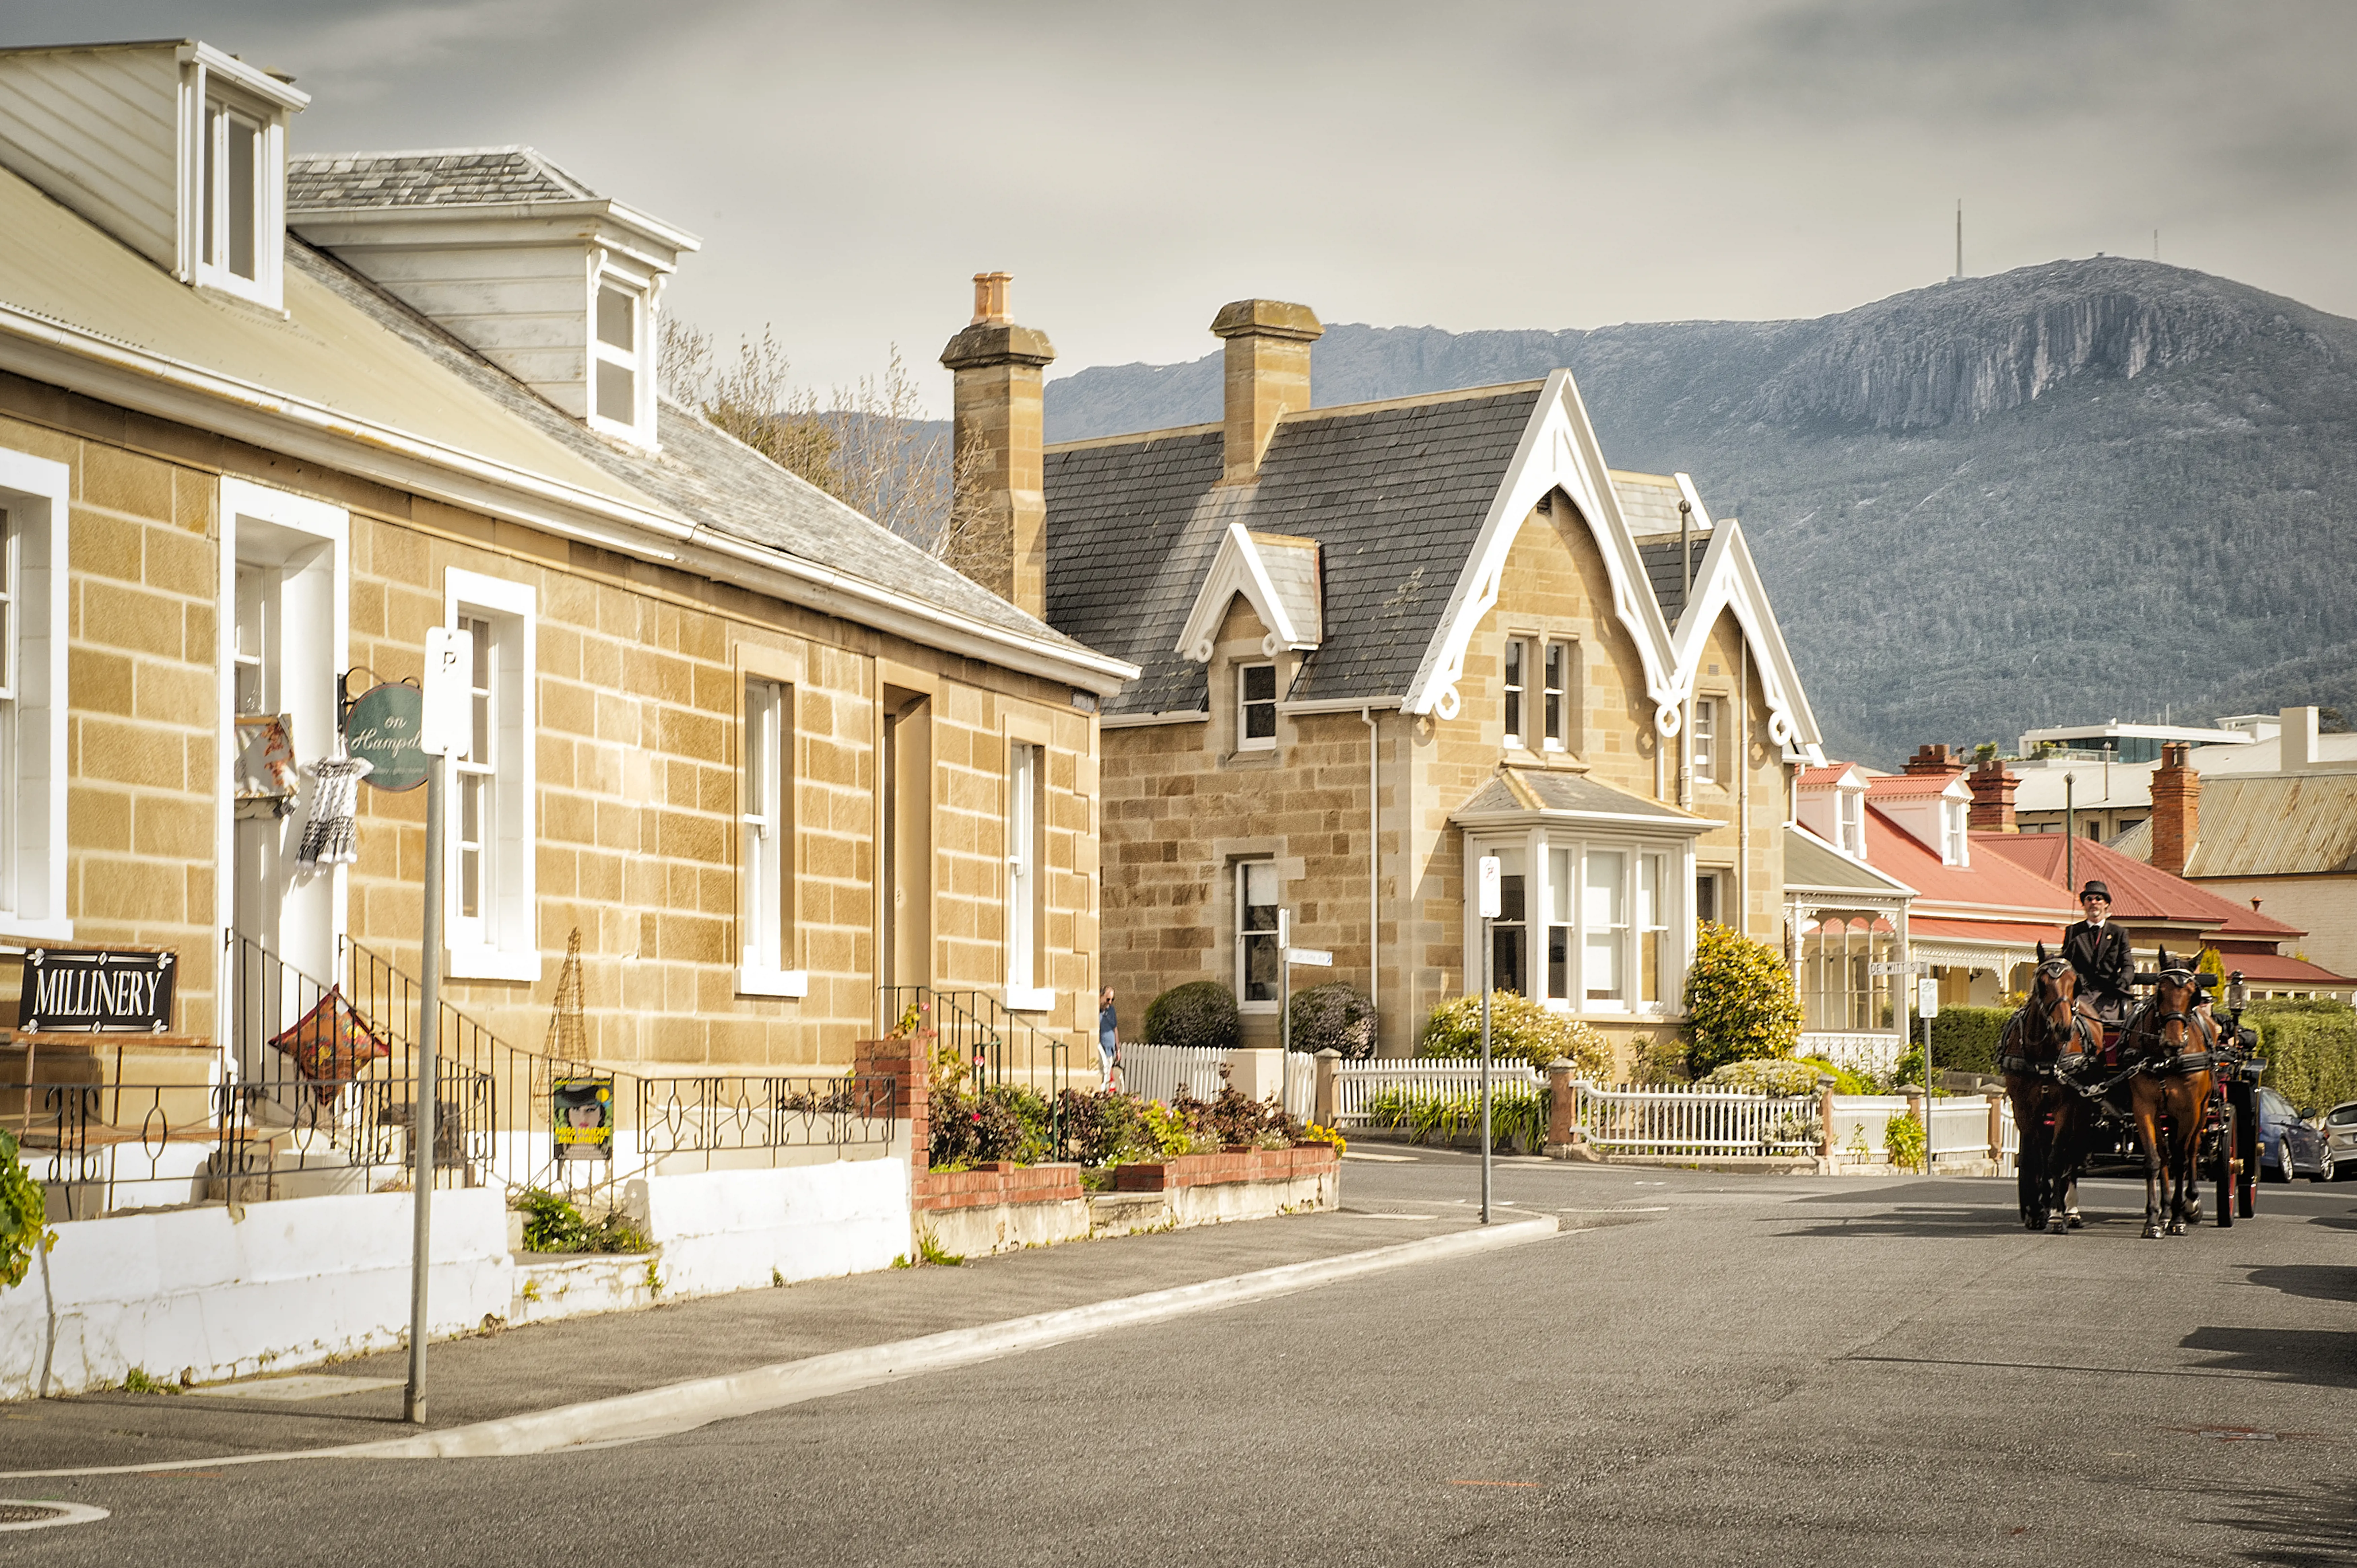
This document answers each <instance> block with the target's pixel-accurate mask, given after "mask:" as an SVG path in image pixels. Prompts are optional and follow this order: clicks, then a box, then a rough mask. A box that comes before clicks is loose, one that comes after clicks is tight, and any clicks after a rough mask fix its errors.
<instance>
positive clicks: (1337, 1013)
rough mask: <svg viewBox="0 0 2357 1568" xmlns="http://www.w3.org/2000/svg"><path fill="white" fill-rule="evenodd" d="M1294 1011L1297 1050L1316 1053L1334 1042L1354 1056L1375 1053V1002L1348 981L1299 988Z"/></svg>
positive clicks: (1293, 1032)
mask: <svg viewBox="0 0 2357 1568" xmlns="http://www.w3.org/2000/svg"><path fill="white" fill-rule="evenodd" d="M1291 1012H1292V1015H1293V1028H1292V1031H1291V1034H1292V1045H1293V1048H1294V1049H1295V1050H1297V1051H1308V1052H1311V1053H1313V1054H1314V1053H1316V1052H1318V1051H1322V1050H1324V1049H1326V1048H1327V1047H1329V1046H1331V1047H1333V1048H1334V1049H1336V1050H1338V1051H1340V1052H1341V1053H1342V1055H1343V1057H1344V1058H1346V1059H1350V1060H1361V1059H1363V1058H1368V1057H1371V1056H1373V1055H1374V1054H1375V1004H1374V1002H1373V1000H1372V998H1371V997H1369V996H1368V995H1367V993H1365V992H1363V991H1361V990H1360V989H1359V988H1358V987H1357V986H1355V985H1352V984H1351V983H1349V982H1348V981H1342V980H1337V981H1334V982H1331V983H1329V984H1325V985H1313V986H1311V987H1310V988H1309V989H1308V990H1307V991H1297V992H1295V993H1293V1006H1292V1009H1291Z"/></svg>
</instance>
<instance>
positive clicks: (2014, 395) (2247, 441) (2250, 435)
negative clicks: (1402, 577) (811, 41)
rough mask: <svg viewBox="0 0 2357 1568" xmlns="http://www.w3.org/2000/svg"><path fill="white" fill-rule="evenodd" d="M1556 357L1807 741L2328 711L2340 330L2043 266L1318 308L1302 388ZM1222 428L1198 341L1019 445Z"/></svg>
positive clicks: (2196, 285)
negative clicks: (1727, 584) (1818, 736)
mask: <svg viewBox="0 0 2357 1568" xmlns="http://www.w3.org/2000/svg"><path fill="white" fill-rule="evenodd" d="M1559 366H1567V367H1568V368H1569V369H1570V370H1571V371H1572V372H1573V373H1574V374H1575V375H1576V376H1577V377H1578V379H1579V387H1580V392H1581V394H1582V395H1583V396H1584V397H1585V398H1586V399H1587V407H1588V411H1589V413H1591V415H1593V417H1594V419H1595V421H1596V424H1597V427H1598V434H1599V435H1601V437H1602V439H1603V442H1604V449H1605V451H1606V453H1607V454H1608V455H1609V457H1610V459H1611V461H1612V462H1613V463H1614V464H1616V465H1617V466H1619V467H1628V468H1637V469H1645V470H1651V471H1653V472H1659V473H1668V472H1673V471H1676V470H1681V469H1682V470H1684V471H1685V472H1688V473H1691V474H1692V475H1694V477H1695V483H1696V484H1697V485H1698V486H1699V487H1700V489H1701V491H1702V494H1703V497H1704V499H1706V501H1707V502H1708V503H1709V504H1710V507H1711V510H1712V511H1713V512H1714V513H1718V514H1727V513H1736V514H1739V515H1740V516H1741V517H1742V519H1743V525H1744V529H1745V532H1747V534H1748V535H1749V538H1750V540H1751V543H1752V549H1753V551H1754V552H1755V553H1756V554H1757V555H1758V557H1759V559H1760V567H1761V570H1762V571H1763V573H1764V574H1765V575H1766V577H1767V581H1768V586H1769V590H1770V593H1771V594H1772V595H1773V596H1774V598H1775V602H1776V607H1777V611H1778V614H1779V616H1780V618H1781V620H1782V623H1783V627H1784V632H1785V636H1786V638H1787V639H1789V640H1790V642H1791V643H1792V650H1793V653H1794V655H1795V657H1796V658H1797V660H1799V663H1800V668H1801V671H1802V673H1803V679H1804V680H1805V681H1806V682H1808V688H1809V696H1810V700H1811V702H1812V703H1813V704H1814V706H1815V708H1816V713H1817V717H1818V721H1819V723H1820V724H1821V725H1823V727H1824V731H1825V738H1826V746H1827V749H1828V750H1829V751H1830V752H1832V753H1833V754H1835V755H1836V756H1846V757H1854V758H1857V759H1862V760H1867V761H1871V762H1875V763H1878V764H1881V765H1883V766H1891V765H1895V763H1896V762H1897V761H1898V760H1900V758H1903V757H1905V756H1906V754H1907V753H1909V752H1910V751H1911V750H1913V748H1914V747H1915V746H1918V745H1919V744H1921V743H1922V742H1925V741H1946V742H1949V743H1951V744H1960V743H1961V744H1969V743H1973V742H1977V741H1981V740H1992V739H1993V740H1997V741H1999V742H2001V743H2003V744H2004V745H2005V746H2007V747H2008V748H2010V746H2012V744H2013V741H2014V740H2015V738H2016V737H2017V736H2018V735H2019V734H2020V732H2021V731H2023V730H2025V729H2029V728H2032V727H2035V726H2037V725H2046V724H2056V723H2065V722H2078V721H2082V720H2087V719H2105V718H2113V717H2117V718H2122V719H2138V720H2141V719H2158V718H2160V717H2161V716H2163V715H2164V714H2168V715H2169V716H2172V717H2174V718H2177V719H2179V720H2180V721H2188V720H2190V721H2192V722H2197V723H2199V722H2204V721H2206V720H2208V719H2210V718H2212V717H2215V716H2217V715H2220V714H2233V713H2249V712H2255V711H2272V710H2274V709H2275V708H2276V707H2277V706H2279V705H2282V704H2285V703H2325V704H2328V705H2332V706H2337V707H2339V708H2341V710H2343V711H2344V712H2349V713H2352V714H2357V321H2351V320H2348V319H2346V318H2344V317H2336V316H2329V315H2326V314H2324V313H2322V312H2320V311H2316V310H2311V309H2309V307H2308V306H2303V305H2300V304H2298V303H2297V302H2295V301H2293V300H2289V299H2285V298H2282V297H2281V296H2279V295H2270V294H2266V293H2263V292H2261V291H2260V290H2257V289H2255V288H2250V287H2246V286H2245V285H2241V284H2237V283H2233V282H2231V281H2229V280H2227V279H2224V278H2217V277H2212V276H2209V275H2207V274H2201V273H2196V272H2190V271H2187V270H2185V269H2183V268H2180V267H2171V266H2164V265H2161V264H2159V263H2152V262H2137V261H2129V260H2126V259H2104V258H2098V259H2096V260H2093V261H2068V262H2054V263H2049V264H2047V265H2044V266H2038V267H2025V268H2022V269H2021V270H2019V271H2017V272H2010V273H2006V274H2001V275H1998V276H1995V277H1987V278H1974V279H1968V280H1965V281H1963V282H1959V283H1952V284H1946V285H1940V286H1936V287H1932V288H1925V289H1918V290H1915V291H1913V292H1911V293H1909V294H1902V295H1894V296H1893V297H1891V298H1889V299H1885V300H1880V301H1878V302H1877V303H1875V304H1872V305H1867V306H1861V307H1859V308H1858V309H1856V310H1851V311H1846V312H1844V313H1842V314H1840V315H1837V316H1828V317H1822V318H1819V319H1817V320H1813V321H1769V322H1746V321H1682V322H1658V323H1645V324H1635V325H1629V326H1621V327H1606V328H1597V329H1595V330H1593V331H1563V332H1544V331H1512V332H1463V333H1450V332H1444V331H1440V330H1438V329H1437V328H1378V327H1366V326H1359V325H1344V326H1337V327H1333V328H1329V329H1328V331H1327V334H1326V336H1325V338H1323V339H1321V340H1320V341H1319V342H1318V345H1317V347H1316V349H1315V350H1314V351H1313V354H1312V369H1311V377H1312V381H1311V384H1312V389H1313V392H1314V395H1315V396H1316V398H1317V401H1318V403H1320V404H1330V403H1358V402H1363V401H1369V400H1372V399H1378V398H1387V397H1405V396H1408V395H1412V394H1414V393H1417V392H1438V391H1443V390H1446V389H1449V388H1454V387H1463V386H1480V385H1485V384H1488V383H1491V382H1496V381H1523V380H1529V379H1534V378H1536V377H1539V376H1543V375H1544V374H1545V373H1546V372H1548V371H1551V370H1554V369H1555V368H1557V367H1559ZM1219 416H1220V360H1219V357H1218V354H1217V353H1216V352H1214V353H1213V354H1211V355H1207V356H1205V357H1204V358H1203V359H1201V360H1195V361H1193V362H1192V363H1189V364H1183V365H1160V366H1157V365H1120V366H1103V367H1097V368H1093V369H1090V370H1084V371H1080V372H1079V373H1077V374H1075V375H1071V376H1068V377H1065V378H1063V379H1062V380H1060V381H1051V382H1050V383H1049V386H1048V388H1047V428H1048V439H1049V440H1050V441H1069V440H1077V439H1081V438H1083V437H1086V436H1091V435H1113V434H1117V433H1120V432H1124V431H1133V430H1146V429H1157V428H1161V427H1165V426H1169V425H1176V424H1199V423H1203V422H1206V421H1211V420H1215V419H1217V418H1218V417H1219Z"/></svg>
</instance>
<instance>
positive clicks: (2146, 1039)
mask: <svg viewBox="0 0 2357 1568" xmlns="http://www.w3.org/2000/svg"><path fill="white" fill-rule="evenodd" d="M2205 1001H2206V998H2204V997H2203V996H2202V994H2201V978H2200V976H2198V975H2196V974H2195V973H2194V972H2193V971H2192V970H2191V969H2190V968H2188V967H2186V966H2185V965H2183V964H2171V963H2170V962H2169V951H2168V950H2167V949H2165V948H2164V949H2163V950H2161V954H2160V969H2159V972H2158V974H2156V975H2154V976H2153V979H2152V999H2151V1000H2150V1001H2148V1002H2147V1003H2146V1004H2144V1006H2142V1007H2141V1008H2139V1009H2138V1010H2137V1012H2136V1016H2135V1017H2134V1018H2132V1019H2130V1020H2129V1022H2128V1026H2127V1030H2126V1033H2125V1034H2124V1035H2123V1036H2121V1039H2120V1055H2121V1059H2122V1061H2123V1063H2124V1064H2129V1065H2132V1067H2133V1069H2134V1070H2132V1071H2131V1072H2130V1074H2129V1075H2128V1078H2127V1079H2126V1093H2127V1102H2128V1115H2129V1118H2130V1120H2132V1121H2133V1122H2135V1123H2136V1141H2137V1143H2138V1144H2141V1145H2143V1148H2144V1233H2145V1236H2146V1238H2147V1240H2149V1239H2152V1238H2156V1237H2158V1236H2160V1235H2161V1234H2162V1233H2163V1230H2164V1219H2165V1221H2166V1226H2165V1229H2166V1232H2167V1234H2169V1235H2171V1236H2182V1235H2184V1234H2185V1229H2186V1226H2187V1225H2188V1224H2189V1223H2195V1222H2199V1221H2200V1219H2201V1192H2200V1189H2199V1188H2198V1187H2196V1186H2195V1185H2194V1174H2193V1172H2194V1162H2195V1158H2196V1156H2197V1155H2198V1154H2199V1152H2200V1149H2201V1122H2202V1116H2203V1113H2204V1112H2206V1111H2207V1109H2208V1107H2209V1103H2210V1096H2211V1091H2212V1087H2213V1084H2212V1067H2213V1065H2214V1063H2215V1060H2216V1058H2215V1056H2214V1053H2215V1051H2216V1050H2217V1047H2218V1026H2217V1025H2216V1024H2214V1023H2213V1022H2212V1021H2211V1017H2210V1013H2209V1009H2208V1008H2207V1007H2206V1006H2204V1005H2203V1004H2204V1002H2205Z"/></svg>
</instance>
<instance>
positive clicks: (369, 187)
mask: <svg viewBox="0 0 2357 1568" xmlns="http://www.w3.org/2000/svg"><path fill="white" fill-rule="evenodd" d="M604 199H605V197H604V196H603V195H601V194H600V193H599V192H597V191H595V190H592V189H590V188H588V187H587V185H585V184H583V183H582V182H581V181H580V180H578V179H576V178H575V177H573V176H572V175H570V174H567V173H566V172H565V170H564V169H562V168H559V167H558V166H556V165H554V164H553V163H551V162H550V161H549V160H548V159H547V158H545V157H544V156H541V155H540V154H539V153H537V152H535V151H533V149H532V148H530V147H451V148H446V149H442V150H439V151H432V152H415V153H312V154H309V155H307V156H302V157H293V158H288V159H287V160H286V209H287V210H288V211H289V212H307V211H312V210H315V209H325V208H334V209H352V208H393V207H437V208H440V207H507V206H524V205H529V204H532V203H534V202H544V201H602V200H604Z"/></svg>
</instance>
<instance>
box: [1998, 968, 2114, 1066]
mask: <svg viewBox="0 0 2357 1568" xmlns="http://www.w3.org/2000/svg"><path fill="white" fill-rule="evenodd" d="M2070 972H2071V961H2070V960H2068V959H2066V958H2061V957H2056V958H2050V959H2048V960H2046V961H2044V962H2043V963H2040V965H2039V966H2038V971H2037V972H2036V973H2035V974H2034V975H2032V976H2031V983H2032V984H2033V985H2034V984H2036V983H2038V982H2040V981H2045V980H2060V979H2061V977H2062V976H2063V975H2065V974H2068V973H2070ZM2055 1005H2056V1006H2059V1007H2061V1008H2062V1009H2063V1010H2064V1011H2065V1012H2066V1013H2067V1014H2068V1015H2069V1016H2070V1019H2071V1024H2070V1029H2069V1034H2070V1041H2069V1043H2070V1045H2071V1046H2072V1047H2076V1048H2074V1049H2071V1050H2067V1051H2066V1050H2061V1049H2057V1050H2056V1052H2055V1056H2054V1059H2053V1060H2052V1061H2050V1062H2034V1061H2031V1060H2030V1059H2029V1058H2028V1057H2006V1058H2002V1059H2000V1060H1999V1062H1998V1063H1997V1066H1998V1068H1999V1069H2002V1070H2004V1071H2006V1072H2016V1073H2026V1074H2029V1075H2030V1076H2032V1077H2037V1078H2053V1077H2056V1076H2058V1075H2060V1074H2062V1073H2066V1072H2070V1071H2072V1070H2073V1069H2076V1068H2077V1067H2078V1065H2079V1063H2080V1062H2081V1061H2082V1060H2083V1059H2084V1057H2085V1043H2086V1042H2087V1039H2088V1036H2090V1034H2092V1033H2093V1030H2094V1027H2095V1026H2094V1022H2093V1019H2091V1018H2089V1017H2088V1016H2087V1015H2085V1014H2084V1013H2082V1012H2080V1011H2079V1000H2078V998H2077V997H2076V996H2070V997H2062V996H2058V997H2057V998H2056V999H2055ZM2022 1011H2023V1012H2024V1013H2028V1014H2030V1015H2033V1016H2035V1017H2037V1018H2038V1020H2039V1023H2040V1027H2041V1028H2042V1029H2043V1030H2044V1031H2045V1035H2044V1038H2043V1040H2042V1041H2041V1043H2042V1044H2046V1045H2054V1044H2056V1042H2057V1040H2058V1037H2059V1036H2061V1034H2062V1033H2063V1031H2062V1030H2061V1029H2058V1028H2056V1027H2055V1024H2054V1009H2053V1008H2052V1007H2047V1008H2043V1009H2041V1008H2040V1007H2039V1006H2038V1004H2036V1003H2035V1002H2029V1003H2025V1004H2023V1005H2022ZM2097 1043H2099V1044H2100V1043H2101V1036H2097Z"/></svg>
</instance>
